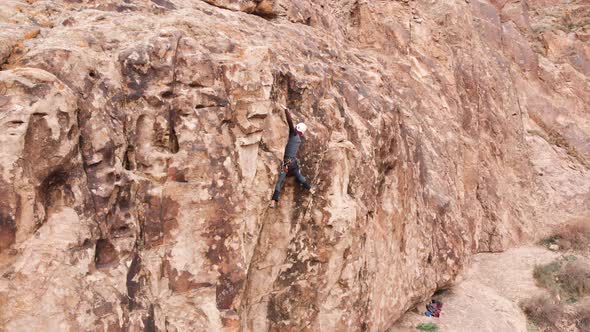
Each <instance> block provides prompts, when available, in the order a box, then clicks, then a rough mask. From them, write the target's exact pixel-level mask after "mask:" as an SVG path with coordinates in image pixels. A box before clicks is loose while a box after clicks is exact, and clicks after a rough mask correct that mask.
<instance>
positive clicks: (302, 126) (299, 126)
mask: <svg viewBox="0 0 590 332" xmlns="http://www.w3.org/2000/svg"><path fill="white" fill-rule="evenodd" d="M295 129H297V131H298V132H300V133H301V134H305V131H306V130H307V126H306V125H305V123H303V122H300V123H298V124H297V125H296V126H295Z"/></svg>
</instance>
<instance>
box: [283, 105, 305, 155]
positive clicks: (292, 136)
mask: <svg viewBox="0 0 590 332" xmlns="http://www.w3.org/2000/svg"><path fill="white" fill-rule="evenodd" d="M285 115H286V116H287V124H288V125H289V141H288V142H287V146H286V147H285V157H284V159H287V158H296V157H297V150H299V146H300V145H301V137H299V134H297V130H295V126H293V119H291V114H289V111H288V110H285Z"/></svg>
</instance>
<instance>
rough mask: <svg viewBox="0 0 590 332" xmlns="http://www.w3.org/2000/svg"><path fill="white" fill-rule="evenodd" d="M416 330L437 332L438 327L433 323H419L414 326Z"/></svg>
mask: <svg viewBox="0 0 590 332" xmlns="http://www.w3.org/2000/svg"><path fill="white" fill-rule="evenodd" d="M416 328H417V329H418V330H420V331H430V332H436V331H438V325H436V324H434V323H420V324H418V325H416Z"/></svg>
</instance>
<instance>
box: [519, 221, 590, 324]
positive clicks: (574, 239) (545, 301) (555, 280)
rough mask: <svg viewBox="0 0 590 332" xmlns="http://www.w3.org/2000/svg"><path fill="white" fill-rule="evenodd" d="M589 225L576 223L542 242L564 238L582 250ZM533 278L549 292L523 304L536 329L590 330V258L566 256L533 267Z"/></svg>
mask: <svg viewBox="0 0 590 332" xmlns="http://www.w3.org/2000/svg"><path fill="white" fill-rule="evenodd" d="M589 234H590V232H588V228H587V227H585V225H580V224H576V225H572V226H569V227H566V228H564V229H563V230H562V231H561V232H559V233H556V234H555V235H554V236H552V237H549V238H547V239H544V240H543V241H542V242H541V244H543V245H546V246H549V245H554V244H559V243H561V244H560V247H563V243H564V242H563V241H564V239H567V241H569V243H571V244H572V248H576V249H578V250H580V248H585V247H586V246H587V244H588V243H589V242H588V241H587V238H586V237H587V236H589ZM533 277H534V278H535V280H536V281H537V285H538V286H539V287H542V288H545V289H547V290H548V291H549V293H548V294H545V295H540V296H536V297H533V298H529V299H526V300H524V301H522V302H521V303H520V306H521V308H522V310H523V311H524V313H525V314H526V316H527V317H528V319H529V322H530V327H534V330H535V331H571V330H572V329H571V328H572V327H573V326H575V327H576V328H575V329H574V330H576V331H590V298H588V297H587V296H588V295H590V263H589V262H588V260H587V258H584V257H580V256H574V255H564V256H562V257H560V258H559V259H557V260H555V261H553V262H551V263H549V264H545V265H538V266H536V267H535V268H534V270H533Z"/></svg>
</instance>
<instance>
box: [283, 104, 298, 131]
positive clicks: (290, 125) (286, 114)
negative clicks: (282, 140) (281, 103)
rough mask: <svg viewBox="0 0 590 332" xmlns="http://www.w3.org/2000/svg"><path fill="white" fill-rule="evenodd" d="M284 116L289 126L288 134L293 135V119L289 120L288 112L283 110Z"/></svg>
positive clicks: (289, 114)
mask: <svg viewBox="0 0 590 332" xmlns="http://www.w3.org/2000/svg"><path fill="white" fill-rule="evenodd" d="M285 116H286V117H287V124H288V125H289V134H295V133H296V131H295V126H294V125H293V119H292V118H291V113H289V110H288V109H287V108H285Z"/></svg>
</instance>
